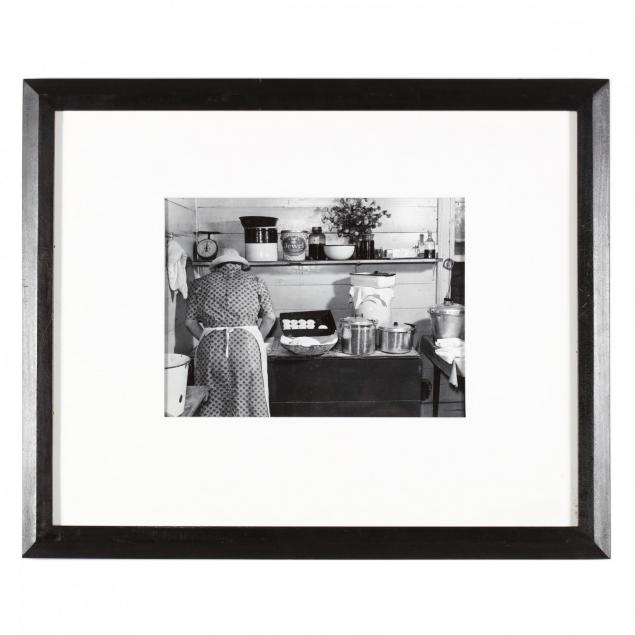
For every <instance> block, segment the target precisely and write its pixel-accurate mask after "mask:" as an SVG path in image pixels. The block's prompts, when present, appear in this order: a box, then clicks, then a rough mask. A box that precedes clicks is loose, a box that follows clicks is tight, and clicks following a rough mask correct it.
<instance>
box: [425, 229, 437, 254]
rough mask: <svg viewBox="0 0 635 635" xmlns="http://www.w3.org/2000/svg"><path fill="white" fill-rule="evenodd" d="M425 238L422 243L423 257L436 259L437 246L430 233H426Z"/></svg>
mask: <svg viewBox="0 0 635 635" xmlns="http://www.w3.org/2000/svg"><path fill="white" fill-rule="evenodd" d="M427 234H428V235H427V237H426V239H425V241H424V243H423V257H424V258H430V259H432V258H436V257H437V245H436V243H435V242H434V239H433V238H432V232H427Z"/></svg>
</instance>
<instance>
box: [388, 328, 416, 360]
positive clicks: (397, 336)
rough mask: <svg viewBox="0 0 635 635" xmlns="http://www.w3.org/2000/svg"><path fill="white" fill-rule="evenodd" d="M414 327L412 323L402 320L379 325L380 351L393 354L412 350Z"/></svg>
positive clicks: (401, 353) (402, 353)
mask: <svg viewBox="0 0 635 635" xmlns="http://www.w3.org/2000/svg"><path fill="white" fill-rule="evenodd" d="M415 331H416V328H415V326H414V324H408V323H407V322H404V323H403V324H399V322H393V323H392V325H386V326H380V327H379V348H380V350H381V351H382V353H392V354H394V355H404V354H405V353H409V352H410V351H411V350H412V345H413V340H414V334H415Z"/></svg>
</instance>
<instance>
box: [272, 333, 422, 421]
mask: <svg viewBox="0 0 635 635" xmlns="http://www.w3.org/2000/svg"><path fill="white" fill-rule="evenodd" d="M268 363H269V368H268V372H269V403H270V408H271V415H272V416H274V417H419V416H420V415H421V358H420V356H419V353H418V352H417V351H415V350H412V351H410V353H406V354H405V355H389V354H387V353H381V352H376V353H373V354H372V355H368V356H363V357H361V356H355V355H346V354H344V353H342V351H341V349H340V348H339V344H338V345H337V346H336V347H335V348H334V349H333V350H331V351H328V352H327V353H325V354H324V355H321V356H319V357H300V356H298V355H295V354H293V353H290V352H289V351H287V350H286V349H285V348H284V347H282V346H281V345H280V342H279V341H278V340H275V341H274V342H273V344H272V347H271V350H270V351H269V354H268Z"/></svg>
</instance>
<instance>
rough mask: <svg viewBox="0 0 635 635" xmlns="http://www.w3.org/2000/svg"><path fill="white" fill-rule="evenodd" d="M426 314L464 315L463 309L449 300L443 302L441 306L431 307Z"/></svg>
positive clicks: (460, 305)
mask: <svg viewBox="0 0 635 635" xmlns="http://www.w3.org/2000/svg"><path fill="white" fill-rule="evenodd" d="M428 312H429V313H430V315H465V307H464V306H463V305H462V304H457V303H456V302H452V301H451V300H445V301H444V302H443V304H437V306H431V307H430V308H429V309H428Z"/></svg>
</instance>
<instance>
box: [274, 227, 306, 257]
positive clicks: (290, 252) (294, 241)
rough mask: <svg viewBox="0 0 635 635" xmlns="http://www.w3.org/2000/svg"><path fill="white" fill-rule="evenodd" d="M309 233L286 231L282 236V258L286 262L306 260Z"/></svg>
mask: <svg viewBox="0 0 635 635" xmlns="http://www.w3.org/2000/svg"><path fill="white" fill-rule="evenodd" d="M308 237H309V232H306V231H296V230H293V229H285V230H284V231H283V232H282V234H280V238H281V242H282V257H283V258H284V260H292V261H296V262H297V261H301V260H305V259H306V252H307V247H308V244H309V243H308Z"/></svg>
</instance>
